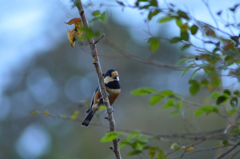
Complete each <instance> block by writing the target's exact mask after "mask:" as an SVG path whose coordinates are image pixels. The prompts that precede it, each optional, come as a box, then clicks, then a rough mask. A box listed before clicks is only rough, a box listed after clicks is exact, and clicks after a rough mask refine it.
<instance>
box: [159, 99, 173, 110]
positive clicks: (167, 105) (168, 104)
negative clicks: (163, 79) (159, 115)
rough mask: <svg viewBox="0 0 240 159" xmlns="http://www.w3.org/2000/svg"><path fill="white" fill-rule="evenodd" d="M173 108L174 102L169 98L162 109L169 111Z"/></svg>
mask: <svg viewBox="0 0 240 159" xmlns="http://www.w3.org/2000/svg"><path fill="white" fill-rule="evenodd" d="M173 107H175V100H174V99H172V98H170V99H168V100H167V102H166V104H165V105H164V106H163V107H162V109H169V108H173Z"/></svg>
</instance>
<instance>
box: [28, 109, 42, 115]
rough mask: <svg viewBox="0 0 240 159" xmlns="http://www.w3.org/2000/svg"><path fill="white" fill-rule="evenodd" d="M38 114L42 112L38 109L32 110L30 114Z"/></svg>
mask: <svg viewBox="0 0 240 159" xmlns="http://www.w3.org/2000/svg"><path fill="white" fill-rule="evenodd" d="M37 114H40V112H39V111H37V110H33V111H31V112H30V115H37Z"/></svg>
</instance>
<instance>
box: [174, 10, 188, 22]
mask: <svg viewBox="0 0 240 159" xmlns="http://www.w3.org/2000/svg"><path fill="white" fill-rule="evenodd" d="M177 13H178V15H179V16H180V17H182V18H184V19H186V20H189V17H188V15H187V13H185V12H183V11H181V10H179V11H178V12H177Z"/></svg>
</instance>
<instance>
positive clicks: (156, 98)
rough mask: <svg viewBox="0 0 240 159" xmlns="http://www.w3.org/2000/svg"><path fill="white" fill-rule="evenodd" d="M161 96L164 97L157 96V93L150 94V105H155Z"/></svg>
mask: <svg viewBox="0 0 240 159" xmlns="http://www.w3.org/2000/svg"><path fill="white" fill-rule="evenodd" d="M163 98H164V96H159V95H155V96H152V97H151V99H150V101H149V103H150V105H155V104H157V103H158V102H160V101H161V100H162V99H163Z"/></svg>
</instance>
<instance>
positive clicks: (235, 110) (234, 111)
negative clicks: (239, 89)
mask: <svg viewBox="0 0 240 159" xmlns="http://www.w3.org/2000/svg"><path fill="white" fill-rule="evenodd" d="M228 112H229V114H230V115H234V114H235V113H237V109H232V110H229V111H228Z"/></svg>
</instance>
